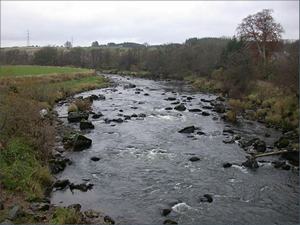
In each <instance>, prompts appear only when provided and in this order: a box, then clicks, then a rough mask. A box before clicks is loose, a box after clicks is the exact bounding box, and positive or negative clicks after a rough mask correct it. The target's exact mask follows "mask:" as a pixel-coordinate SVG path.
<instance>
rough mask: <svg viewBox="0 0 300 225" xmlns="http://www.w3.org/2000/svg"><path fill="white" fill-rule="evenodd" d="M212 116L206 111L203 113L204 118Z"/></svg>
mask: <svg viewBox="0 0 300 225" xmlns="http://www.w3.org/2000/svg"><path fill="white" fill-rule="evenodd" d="M209 115H210V114H209V113H208V112H206V111H203V112H202V116H209Z"/></svg>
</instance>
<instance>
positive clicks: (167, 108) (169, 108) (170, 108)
mask: <svg viewBox="0 0 300 225" xmlns="http://www.w3.org/2000/svg"><path fill="white" fill-rule="evenodd" d="M172 109H173V108H172V107H166V108H165V110H172Z"/></svg>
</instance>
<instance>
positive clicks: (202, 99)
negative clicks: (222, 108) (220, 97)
mask: <svg viewBox="0 0 300 225" xmlns="http://www.w3.org/2000/svg"><path fill="white" fill-rule="evenodd" d="M200 100H201V102H212V101H213V100H211V99H204V98H201V99H200Z"/></svg>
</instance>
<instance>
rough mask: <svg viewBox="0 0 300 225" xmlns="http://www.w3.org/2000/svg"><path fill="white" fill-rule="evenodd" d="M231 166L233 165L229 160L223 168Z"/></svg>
mask: <svg viewBox="0 0 300 225" xmlns="http://www.w3.org/2000/svg"><path fill="white" fill-rule="evenodd" d="M231 166H232V163H229V162H226V163H223V168H229V167H231Z"/></svg>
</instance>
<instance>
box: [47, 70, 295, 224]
mask: <svg viewBox="0 0 300 225" xmlns="http://www.w3.org/2000/svg"><path fill="white" fill-rule="evenodd" d="M107 76H108V77H109V78H110V79H111V80H112V81H114V82H115V83H116V87H115V88H106V89H99V90H93V91H88V92H84V93H81V94H79V95H77V96H83V97H86V96H89V95H91V94H97V95H98V94H104V95H105V96H106V100H104V101H94V103H93V106H92V107H93V111H95V112H98V111H99V112H102V113H103V114H104V116H103V117H101V118H99V119H91V121H92V122H93V124H94V125H95V129H94V130H91V131H87V132H86V133H85V135H86V136H87V137H88V138H91V139H92V140H93V144H92V147H91V148H89V149H87V150H84V151H82V152H69V153H67V155H66V156H67V157H68V158H70V159H71V160H72V161H73V164H72V165H70V166H68V167H67V168H66V169H65V170H64V171H63V172H62V173H61V174H59V175H58V176H57V177H58V178H59V179H69V180H70V181H71V182H74V183H82V182H83V181H84V180H87V179H88V180H90V182H91V183H93V184H94V187H93V189H92V190H90V191H88V192H81V191H77V190H75V191H74V192H73V193H72V192H71V191H70V190H69V189H66V190H64V191H56V192H54V193H53V194H52V203H53V204H56V205H69V204H73V203H80V204H81V205H82V208H83V209H94V210H100V211H102V212H104V213H106V214H108V215H110V216H111V217H112V218H113V219H114V220H115V221H116V222H117V223H118V224H162V223H163V221H164V220H165V219H166V218H170V219H172V220H174V221H176V222H178V224H297V223H299V216H298V214H299V181H298V179H299V176H298V172H297V171H296V172H295V171H291V170H290V171H285V170H280V169H275V168H273V166H272V165H271V164H270V163H262V164H260V168H258V169H257V170H251V169H247V168H244V167H241V166H237V165H234V166H232V167H230V168H226V169H224V168H223V166H222V164H223V163H224V162H231V163H236V164H241V163H242V162H243V161H245V159H246V158H245V156H246V153H245V151H244V150H243V149H241V148H240V147H239V145H238V144H237V143H233V144H224V143H223V142H222V141H223V139H224V138H225V136H224V135H223V132H222V131H223V129H225V128H231V129H233V130H234V131H235V133H238V134H240V135H241V136H243V137H244V136H254V137H260V138H261V139H263V140H265V141H266V143H267V144H268V145H270V146H271V145H273V143H274V141H275V140H277V139H278V137H279V135H280V133H279V132H277V131H275V130H272V129H270V128H266V127H264V126H263V125H261V124H259V123H250V122H247V121H244V122H243V123H240V124H238V125H232V124H229V123H226V122H224V121H223V120H222V119H221V118H220V115H218V114H217V113H215V112H213V111H211V110H208V109H204V110H205V111H207V112H209V113H210V115H209V116H203V115H202V114H201V113H199V112H189V111H187V110H186V111H184V112H179V111H176V110H165V108H166V107H174V105H171V101H166V100H164V99H165V98H167V97H174V96H175V97H176V98H177V99H178V100H180V101H182V100H184V99H186V97H183V96H191V97H193V99H192V100H191V101H190V102H189V101H187V102H186V103H185V104H186V106H187V108H199V109H202V110H203V106H205V105H209V103H205V102H203V101H201V99H208V100H209V99H215V98H216V96H214V95H208V94H202V93H196V92H192V91H191V89H190V88H189V87H188V86H185V85H182V84H181V83H178V82H170V81H169V82H167V81H153V80H146V79H138V78H127V77H121V76H117V75H107ZM128 83H133V84H135V85H136V88H139V89H142V91H140V94H137V93H135V92H136V91H137V90H136V88H129V89H124V85H126V84H128ZM145 93H148V94H149V95H148V96H146V95H144V94H145ZM56 110H57V111H58V113H59V115H60V116H65V115H66V114H67V104H64V105H62V106H58V107H57V108H56ZM119 110H121V111H123V112H120V111H119ZM120 113H121V114H124V115H131V114H133V113H135V114H139V113H144V114H146V117H145V118H141V117H140V118H132V119H131V120H128V121H126V122H123V123H110V124H107V123H105V122H104V119H105V118H110V119H115V118H119V117H120V118H123V117H122V116H121V115H118V114H120ZM213 117H216V118H214V119H213ZM64 122H65V123H66V124H67V121H64ZM191 125H194V126H196V127H199V128H201V131H203V132H205V133H206V135H197V134H193V136H191V135H190V134H182V133H178V131H179V130H180V129H182V128H184V127H186V126H191ZM72 126H75V127H76V128H78V125H72ZM266 132H267V133H269V134H271V137H268V138H266V137H264V134H265V133H266ZM93 156H97V157H100V158H101V159H100V161H97V162H94V161H92V160H90V158H91V157H93ZM192 156H197V157H199V158H200V161H196V162H191V161H189V158H191V157H192ZM204 194H210V195H212V197H213V202H212V203H207V202H200V201H199V198H200V197H201V196H203V195H204ZM176 202H180V204H176V205H174V204H175V203H176ZM171 206H173V210H172V212H171V213H170V214H169V215H168V216H167V217H163V216H162V215H161V210H162V209H163V208H170V207H171Z"/></svg>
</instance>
